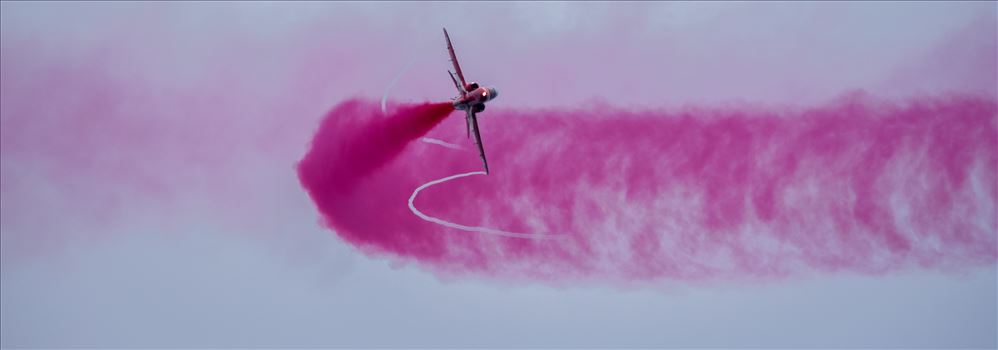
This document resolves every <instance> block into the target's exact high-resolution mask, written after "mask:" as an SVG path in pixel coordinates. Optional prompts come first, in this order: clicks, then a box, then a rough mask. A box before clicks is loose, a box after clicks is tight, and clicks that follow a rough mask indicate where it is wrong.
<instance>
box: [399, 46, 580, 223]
mask: <svg viewBox="0 0 998 350" xmlns="http://www.w3.org/2000/svg"><path fill="white" fill-rule="evenodd" d="M416 57H417V56H413V57H412V59H410V60H409V63H406V65H405V67H403V68H402V70H401V71H399V73H398V74H396V75H395V78H392V81H391V82H389V83H388V86H387V87H385V94H384V95H382V96H381V113H384V114H387V113H388V108H387V102H388V93H389V92H391V90H392V87H393V86H395V83H397V82H398V81H399V79H400V78H402V75H403V74H405V72H406V71H408V70H409V67H411V66H412V64H413V63H414V62H416ZM420 141H423V142H426V143H429V144H434V145H438V146H443V147H447V148H450V149H455V150H463V149H464V148H463V147H461V146H460V145H456V144H453V143H450V142H447V141H444V140H439V139H435V138H432V137H423V138H421V139H420ZM473 175H486V174H485V172H484V171H475V172H470V173H464V174H457V175H451V176H448V177H445V178H442V179H437V180H433V181H430V182H427V183H425V184H422V185H421V186H419V187H417V188H416V190H415V191H413V192H412V196H410V197H409V210H411V211H412V213H413V214H416V216H418V217H419V218H420V219H423V220H426V221H429V222H432V223H435V224H438V225H442V226H446V227H450V228H454V229H458V230H464V231H469V232H478V233H485V234H491V235H498V236H503V237H514V238H528V239H551V238H563V237H564V236H556V235H551V234H545V233H519V232H509V231H503V230H497V229H493V228H488V227H479V226H466V225H461V224H456V223H453V222H449V221H445V220H441V219H438V218H435V217H432V216H429V215H426V214H423V212H421V211H419V209H416V206H415V205H413V202H414V201H416V196H417V195H419V191H422V190H424V189H426V188H428V187H430V186H433V185H436V184H440V183H443V182H447V181H450V180H454V179H459V178H462V177H466V176H473Z"/></svg>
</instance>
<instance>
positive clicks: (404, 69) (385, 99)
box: [381, 56, 418, 114]
mask: <svg viewBox="0 0 998 350" xmlns="http://www.w3.org/2000/svg"><path fill="white" fill-rule="evenodd" d="M416 57H418V56H412V58H411V59H409V63H406V64H405V67H402V70H401V71H399V74H396V75H395V78H392V81H391V82H389V83H388V87H385V94H384V95H382V96H381V113H383V114H387V113H388V108H387V103H388V93H389V92H391V91H392V87H393V86H395V83H397V82H398V81H399V79H400V78H402V75H403V74H405V72H407V71H409V67H412V64H413V63H415V62H416Z"/></svg>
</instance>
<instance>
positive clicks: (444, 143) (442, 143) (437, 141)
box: [419, 137, 464, 151]
mask: <svg viewBox="0 0 998 350" xmlns="http://www.w3.org/2000/svg"><path fill="white" fill-rule="evenodd" d="M419 140H420V141H423V142H426V143H431V144H434V145H439V146H444V147H447V148H450V149H456V150H459V151H461V150H464V147H461V145H457V144H453V143H450V142H447V141H444V140H440V139H435V138H432V137H424V138H421V139H419Z"/></svg>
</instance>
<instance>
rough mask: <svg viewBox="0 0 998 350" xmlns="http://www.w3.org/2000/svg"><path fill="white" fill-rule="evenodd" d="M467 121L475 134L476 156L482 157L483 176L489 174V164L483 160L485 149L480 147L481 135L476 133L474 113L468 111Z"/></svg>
mask: <svg viewBox="0 0 998 350" xmlns="http://www.w3.org/2000/svg"><path fill="white" fill-rule="evenodd" d="M468 120H470V121H471V130H473V131H474V132H475V145H477V146H478V155H479V156H480V157H482V165H484V166H485V174H488V173H489V162H488V161H487V160H485V147H483V146H482V134H480V133H479V132H478V118H476V117H475V111H473V110H471V109H468Z"/></svg>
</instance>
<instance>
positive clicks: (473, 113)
mask: <svg viewBox="0 0 998 350" xmlns="http://www.w3.org/2000/svg"><path fill="white" fill-rule="evenodd" d="M444 38H445V39H447V51H448V52H449V53H450V61H451V63H453V64H454V71H453V72H451V71H450V70H448V71H447V73H450V79H451V81H453V82H454V87H455V88H457V92H458V95H457V97H454V98H453V101H454V102H453V104H454V108H455V109H458V110H462V111H465V118H464V121H465V124H466V126H467V135H468V137H469V138H470V137H471V134H472V132H474V134H475V145H477V146H478V155H479V156H480V157H482V165H484V166H485V174H488V173H489V162H488V161H486V160H485V147H483V146H482V135H481V133H479V131H478V117H477V115H478V113H481V112H483V111H485V103H486V102H488V101H491V100H494V99H495V98H496V97H498V96H499V91H497V90H496V88H495V87H484V86H478V83H476V82H470V83H468V82H466V81H465V80H464V73H463V72H461V65H460V64H458V63H457V55H455V54H454V46H453V45H451V42H450V35H448V34H447V28H444ZM455 74H456V75H457V76H456V77H455Z"/></svg>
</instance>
